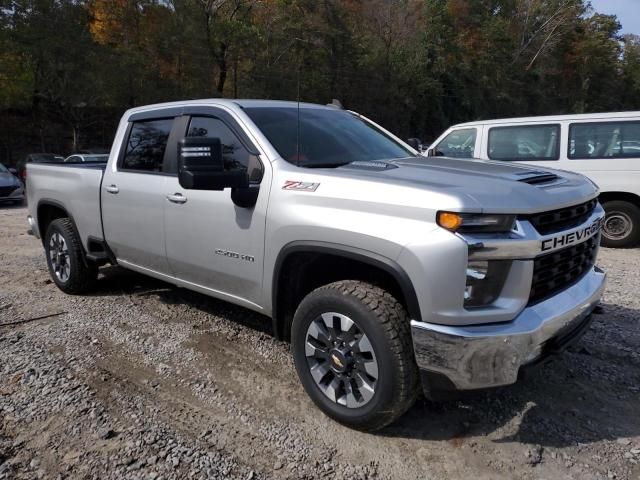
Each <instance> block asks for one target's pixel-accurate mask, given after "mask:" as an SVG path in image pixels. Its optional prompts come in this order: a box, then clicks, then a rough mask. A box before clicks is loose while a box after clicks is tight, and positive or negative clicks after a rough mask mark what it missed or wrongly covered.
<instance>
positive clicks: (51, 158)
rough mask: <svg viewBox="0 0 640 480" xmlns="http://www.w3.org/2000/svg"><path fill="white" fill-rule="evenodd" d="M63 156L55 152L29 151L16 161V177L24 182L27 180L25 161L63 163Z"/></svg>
mask: <svg viewBox="0 0 640 480" xmlns="http://www.w3.org/2000/svg"><path fill="white" fill-rule="evenodd" d="M63 162H64V157H63V156H62V155H58V154H56V153H30V154H29V155H27V156H26V157H25V159H24V160H22V161H21V162H18V165H17V167H18V168H17V170H18V177H20V179H21V180H22V181H23V182H25V184H26V181H27V163H63Z"/></svg>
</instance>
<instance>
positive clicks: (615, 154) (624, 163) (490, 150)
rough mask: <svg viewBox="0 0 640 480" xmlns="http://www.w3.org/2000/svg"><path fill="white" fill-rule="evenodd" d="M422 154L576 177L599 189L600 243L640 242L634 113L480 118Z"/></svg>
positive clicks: (639, 126) (638, 116)
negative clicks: (515, 165)
mask: <svg viewBox="0 0 640 480" xmlns="http://www.w3.org/2000/svg"><path fill="white" fill-rule="evenodd" d="M426 155H428V156H446V157H459V158H473V157H475V158H483V159H487V160H500V161H505V162H523V163H528V164H532V165H540V166H545V167H551V168H558V169H562V170H571V171H574V172H578V173H582V174H584V175H586V176H588V177H589V178H591V180H593V181H594V182H595V183H596V184H597V185H598V186H599V187H600V190H601V194H600V202H601V203H602V204H603V206H604V208H605V210H606V214H607V215H606V218H605V222H604V226H603V235H602V245H604V246H606V247H631V246H634V245H636V244H638V242H640V112H624V113H598V114H589V115H559V116H551V117H528V118H509V119H502V120H484V121H478V122H470V123H463V124H459V125H454V126H453V127H451V128H449V129H448V130H447V131H446V132H444V133H443V134H442V135H441V136H440V137H439V138H438V139H437V140H436V141H435V142H433V144H432V145H431V146H430V147H429V149H428V150H427V151H426Z"/></svg>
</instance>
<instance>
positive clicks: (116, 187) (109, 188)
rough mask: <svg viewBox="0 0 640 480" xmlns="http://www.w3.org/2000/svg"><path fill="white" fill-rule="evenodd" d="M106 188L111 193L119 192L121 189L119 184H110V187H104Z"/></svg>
mask: <svg viewBox="0 0 640 480" xmlns="http://www.w3.org/2000/svg"><path fill="white" fill-rule="evenodd" d="M104 189H105V190H106V191H107V192H109V193H114V194H115V193H118V192H119V191H120V189H119V188H118V186H117V185H109V186H108V187H104Z"/></svg>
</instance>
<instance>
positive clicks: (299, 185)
mask: <svg viewBox="0 0 640 480" xmlns="http://www.w3.org/2000/svg"><path fill="white" fill-rule="evenodd" d="M319 186H320V184H319V183H313V182H299V181H297V180H287V181H286V182H284V185H283V186H282V189H283V190H298V191H300V192H315V191H316V190H317V189H318V187H319Z"/></svg>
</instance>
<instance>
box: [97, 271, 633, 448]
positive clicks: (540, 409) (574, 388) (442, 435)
mask: <svg viewBox="0 0 640 480" xmlns="http://www.w3.org/2000/svg"><path fill="white" fill-rule="evenodd" d="M101 272H102V273H103V275H104V276H103V277H101V279H100V281H99V282H98V287H97V289H96V290H95V291H94V293H93V294H92V295H99V296H118V295H130V296H133V297H138V298H141V299H144V298H145V297H157V298H158V299H159V300H160V301H161V302H163V303H165V304H169V305H176V304H185V305H187V306H189V307H192V308H195V309H198V310H200V311H202V312H205V313H207V314H210V315H213V316H216V317H224V318H225V319H227V320H230V321H232V322H234V323H236V324H238V325H239V326H244V327H248V328H251V329H253V330H256V331H259V332H262V333H266V334H269V335H272V328H271V321H270V320H269V319H268V318H267V317H264V316H262V315H259V314H257V313H254V312H252V311H250V310H247V309H245V308H242V307H238V306H234V305H231V304H229V303H227V302H223V301H219V300H215V299H212V298H210V297H207V296H205V295H201V294H198V293H195V292H191V291H189V290H185V289H181V288H177V287H175V286H173V285H170V284H168V283H165V282H162V281H160V280H155V279H152V278H150V277H146V276H144V275H141V274H138V273H135V272H131V271H128V270H124V269H121V268H118V267H107V268H103V269H102V270H101ZM638 318H640V311H638V310H633V309H628V308H624V307H621V306H618V305H608V306H606V309H605V314H603V315H598V316H597V317H596V318H595V320H594V322H593V324H592V326H591V327H590V330H589V331H588V332H587V334H586V335H585V337H583V338H582V339H581V340H580V342H578V344H577V345H575V346H574V347H572V348H571V349H570V350H568V351H566V352H564V353H563V354H561V355H559V356H556V357H555V358H554V359H553V360H552V361H551V362H550V363H548V364H546V365H544V366H542V367H540V368H539V369H537V370H535V371H533V372H532V373H531V374H530V375H528V376H527V378H525V379H523V380H522V381H521V382H519V383H517V384H516V385H513V386H510V387H505V388H501V389H496V390H492V391H487V392H482V393H474V394H470V395H468V396H466V397H465V398H464V399H463V400H460V401H458V402H449V403H439V404H435V403H431V402H428V401H426V400H423V399H421V400H418V402H416V405H415V406H414V407H413V408H412V409H411V410H410V411H409V412H408V413H407V414H406V415H404V416H403V417H402V418H401V419H400V420H399V421H397V422H396V423H394V424H393V425H391V426H390V427H387V428H386V429H384V430H383V431H381V432H379V434H380V435H383V436H388V437H399V438H414V439H423V440H446V441H449V442H450V443H451V445H452V446H453V447H459V446H460V445H462V443H463V441H464V440H463V439H464V438H465V437H469V436H483V435H491V437H492V438H494V441H495V442H497V443H501V442H522V443H527V444H535V445H542V446H549V447H566V446H575V445H576V444H578V443H592V442H597V441H600V440H615V439H617V438H620V437H634V436H638V435H640V359H639V357H638V356H637V354H635V356H634V354H633V352H637V351H638V346H639V345H640V329H638V328H637V325H638V324H637V319H638ZM625 329H627V331H625Z"/></svg>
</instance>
